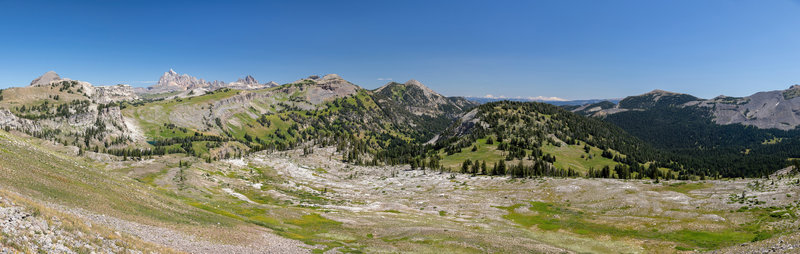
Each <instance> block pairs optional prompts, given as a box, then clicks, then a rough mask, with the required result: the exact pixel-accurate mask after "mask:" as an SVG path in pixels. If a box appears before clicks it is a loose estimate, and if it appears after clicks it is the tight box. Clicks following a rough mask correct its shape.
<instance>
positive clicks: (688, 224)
mask: <svg viewBox="0 0 800 254" xmlns="http://www.w3.org/2000/svg"><path fill="white" fill-rule="evenodd" d="M0 148H1V149H0V188H2V191H1V192H0V231H2V235H0V246H2V247H0V253H8V252H10V253H14V252H17V251H22V252H64V253H87V252H92V251H94V252H98V253H119V252H127V253H150V252H160V253H165V252H166V253H172V252H192V253H303V252H326V253H335V252H367V253H396V252H418V253H443V252H455V253H485V252H495V253H530V252H534V253H535V252H542V253H681V252H687V253H690V252H704V251H713V252H717V253H762V252H769V251H773V252H793V251H794V252H796V251H797V249H798V244H800V239H798V233H796V232H798V231H800V230H799V229H800V222H798V220H797V216H798V215H800V214H798V205H800V202H799V201H798V197H800V177H797V176H794V177H792V176H788V175H775V176H772V177H770V178H762V179H736V180H713V181H712V180H709V181H658V182H656V181H652V180H627V181H626V180H614V179H585V178H533V179H511V178H508V177H489V176H470V175H464V174H451V173H447V172H438V171H430V170H426V171H423V170H413V171H411V170H408V167H407V166H405V167H362V166H353V165H349V164H345V163H341V162H339V160H338V159H339V158H341V155H340V154H337V153H336V152H335V149H334V148H316V149H315V151H314V153H313V154H310V155H305V156H304V155H303V151H302V150H298V151H289V152H277V153H266V152H262V153H256V154H253V155H251V156H248V157H245V158H242V159H236V160H225V161H217V162H212V163H205V162H204V161H201V160H199V159H196V158H191V157H184V156H177V155H171V156H163V157H156V158H152V159H145V160H141V161H139V160H123V159H122V158H117V157H113V156H108V155H103V154H94V153H87V155H86V156H85V157H75V156H74V155H75V153H76V151H75V149H70V148H69V147H62V146H57V145H53V144H51V143H48V142H45V141H40V140H36V139H28V138H20V137H17V136H15V135H10V134H8V133H0ZM31 158H33V159H31Z"/></svg>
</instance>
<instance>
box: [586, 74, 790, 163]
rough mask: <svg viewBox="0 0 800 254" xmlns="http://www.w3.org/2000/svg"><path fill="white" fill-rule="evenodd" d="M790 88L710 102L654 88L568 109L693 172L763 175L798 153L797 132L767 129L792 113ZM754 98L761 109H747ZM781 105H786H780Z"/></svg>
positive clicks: (717, 99) (722, 98)
mask: <svg viewBox="0 0 800 254" xmlns="http://www.w3.org/2000/svg"><path fill="white" fill-rule="evenodd" d="M795 89H797V88H796V87H793V88H790V89H789V90H786V91H783V92H764V93H757V94H756V95H753V96H750V97H744V98H733V97H724V96H721V97H717V98H715V99H712V100H702V99H698V98H696V97H694V96H691V95H686V94H680V93H672V92H666V91H660V90H656V91H653V92H650V93H646V94H643V95H639V96H630V97H627V98H625V99H623V100H622V101H620V103H619V104H616V105H611V104H609V103H600V104H590V105H584V106H582V107H578V108H573V109H572V111H573V112H576V113H579V114H584V115H589V116H595V117H600V118H603V119H605V120H606V121H608V122H611V123H614V124H615V125H617V126H619V127H621V128H622V129H624V130H626V131H627V132H629V133H630V134H632V135H634V136H636V137H639V138H641V139H642V140H645V141H647V142H648V143H650V144H651V145H653V146H654V147H656V148H659V149H662V150H664V151H667V152H668V153H671V154H672V155H671V158H673V160H675V161H677V162H679V163H680V164H682V165H683V166H685V167H686V168H687V170H688V171H689V172H691V173H693V174H698V175H721V176H726V177H736V176H762V175H768V174H770V173H772V172H774V171H775V170H778V169H781V168H783V167H785V166H786V165H788V164H789V162H788V161H787V159H789V158H796V157H798V156H800V136H799V135H798V134H800V132H798V131H796V130H784V129H775V128H772V127H776V126H779V125H781V124H777V123H775V122H774V121H779V119H777V118H776V117H780V116H781V115H786V114H790V115H791V114H795V113H794V110H791V109H790V108H791V107H790V106H789V105H793V102H791V101H787V100H786V99H787V98H784V95H783V94H784V93H787V92H791V91H794V90H795ZM767 98H769V99H767ZM788 99H789V100H793V99H794V98H793V97H791V98H788ZM765 100H774V101H768V102H767V101H765ZM754 101H759V103H758V104H760V105H762V106H765V107H764V108H761V109H760V110H761V111H759V110H758V109H754V110H753V111H750V110H749V109H748V108H747V107H752V105H753V103H754ZM776 101H777V102H776ZM767 105H772V106H776V105H777V106H778V107H766V106H767ZM780 105H786V107H784V108H783V109H781V108H780V107H781V106H780ZM739 111H741V112H740V113H735V112H739ZM770 112H772V113H770ZM736 114H743V115H753V116H756V115H758V116H765V117H766V118H758V117H751V119H749V120H743V121H740V122H736V121H734V120H733V119H744V118H736V117H733V116H734V115H736ZM782 126H788V125H782ZM764 127H766V128H764Z"/></svg>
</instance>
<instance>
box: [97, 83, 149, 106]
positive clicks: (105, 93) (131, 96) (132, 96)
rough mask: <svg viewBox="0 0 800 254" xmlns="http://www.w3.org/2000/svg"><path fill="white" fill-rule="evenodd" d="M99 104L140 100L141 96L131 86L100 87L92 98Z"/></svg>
mask: <svg viewBox="0 0 800 254" xmlns="http://www.w3.org/2000/svg"><path fill="white" fill-rule="evenodd" d="M92 99H94V100H95V101H96V102H97V103H100V104H108V103H112V102H120V101H132V100H137V99H139V96H137V95H136V93H135V92H134V90H133V87H131V86H129V85H115V86H98V87H95V93H94V95H93V96H92Z"/></svg>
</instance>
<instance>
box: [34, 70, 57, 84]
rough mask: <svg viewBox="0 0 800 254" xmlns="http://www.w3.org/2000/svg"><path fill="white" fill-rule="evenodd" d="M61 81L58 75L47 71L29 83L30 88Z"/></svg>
mask: <svg viewBox="0 0 800 254" xmlns="http://www.w3.org/2000/svg"><path fill="white" fill-rule="evenodd" d="M61 80H63V79H61V77H60V76H58V73H56V72H54V71H48V72H46V73H44V74H42V76H40V77H38V78H36V79H34V80H33V81H31V86H43V85H49V84H50V83H53V82H54V81H61Z"/></svg>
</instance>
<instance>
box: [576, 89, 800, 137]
mask: <svg viewBox="0 0 800 254" xmlns="http://www.w3.org/2000/svg"><path fill="white" fill-rule="evenodd" d="M662 106H665V107H698V108H701V109H707V110H709V111H710V112H711V113H712V120H713V121H714V122H715V123H717V124H720V125H726V124H743V125H750V126H755V127H758V128H762V129H768V128H776V129H781V130H791V129H794V128H795V127H797V126H799V125H800V86H798V85H794V86H791V87H789V89H786V90H776V91H766V92H758V93H755V94H753V95H750V96H746V97H730V96H723V95H720V96H718V97H715V98H713V99H700V98H697V97H694V96H691V95H688V94H682V93H674V92H668V91H663V90H653V91H651V92H648V93H645V94H642V95H638V96H629V97H627V98H625V99H623V100H621V101H620V102H619V103H617V104H613V103H610V102H600V103H594V104H586V105H583V106H581V107H577V108H575V109H573V110H572V111H573V112H576V113H580V114H583V115H589V116H595V117H602V116H606V115H611V114H616V113H620V112H626V111H647V110H649V109H651V108H653V107H662Z"/></svg>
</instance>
